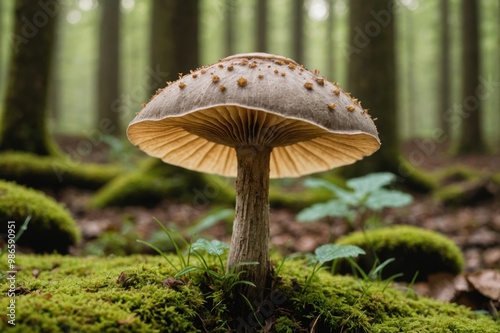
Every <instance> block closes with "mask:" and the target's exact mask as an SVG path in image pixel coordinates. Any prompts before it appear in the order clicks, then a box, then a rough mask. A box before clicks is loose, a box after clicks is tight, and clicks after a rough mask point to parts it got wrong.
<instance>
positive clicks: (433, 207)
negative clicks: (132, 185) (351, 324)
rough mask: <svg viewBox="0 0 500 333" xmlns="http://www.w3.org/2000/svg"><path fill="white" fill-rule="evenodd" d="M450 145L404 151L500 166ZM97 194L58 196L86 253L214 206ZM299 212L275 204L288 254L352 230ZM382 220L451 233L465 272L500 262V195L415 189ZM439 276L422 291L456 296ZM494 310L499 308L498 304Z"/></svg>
mask: <svg viewBox="0 0 500 333" xmlns="http://www.w3.org/2000/svg"><path fill="white" fill-rule="evenodd" d="M59 143H60V145H61V147H63V149H64V150H68V148H71V147H74V146H75V145H76V144H77V143H78V140H77V139H74V138H67V137H64V138H60V141H59ZM101 146H102V145H101ZM448 150H449V148H448V147H447V146H444V145H435V144H434V143H429V142H425V141H417V140H414V141H411V142H407V143H406V144H404V145H403V147H402V151H403V153H402V155H403V157H405V158H407V159H409V160H410V162H413V164H414V165H416V166H417V167H418V168H420V169H421V170H423V171H426V172H435V171H437V170H442V169H444V168H448V167H451V166H457V165H463V166H467V167H469V168H472V169H474V170H478V171H480V172H488V171H490V172H491V171H497V172H498V171H500V153H496V154H476V155H469V156H465V157H453V156H452V155H450V154H449V153H448ZM106 156H107V150H106V149H104V148H102V147H101V149H96V150H94V151H93V154H92V155H90V156H88V157H87V158H86V160H87V161H93V162H103V161H105V160H106ZM412 159H413V161H412ZM417 164H418V165H417ZM91 195H92V193H91V192H88V191H81V190H79V189H75V188H67V189H64V190H62V191H61V192H59V193H58V194H57V195H56V199H57V200H58V201H61V202H64V203H65V204H66V205H67V207H68V208H69V209H70V211H71V212H72V214H73V216H74V217H75V218H76V220H77V222H78V224H79V226H80V227H81V230H82V233H83V236H84V242H83V244H82V245H81V246H79V247H78V248H77V249H74V251H73V253H74V254H84V253H85V247H86V246H87V245H88V244H90V243H89V242H92V241H93V240H95V239H96V237H98V236H99V235H100V234H102V233H103V232H105V231H110V232H117V233H121V234H123V233H127V232H128V233H130V228H129V227H130V224H132V229H133V233H132V238H142V239H147V238H148V237H149V236H150V235H151V234H152V233H153V232H154V231H155V230H158V225H157V224H156V222H154V220H153V217H155V218H157V219H158V220H160V221H162V222H164V223H169V224H171V225H172V224H173V225H175V226H176V227H178V229H179V230H181V231H182V230H186V229H187V228H188V227H189V226H190V225H191V224H192V223H193V221H196V220H199V219H200V218H201V217H203V216H204V215H205V214H207V212H208V211H209V209H210V206H209V205H204V206H199V205H193V204H189V203H179V202H175V201H174V200H172V199H165V200H164V201H163V202H162V203H160V204H158V205H156V206H153V207H120V208H105V209H100V210H87V209H86V208H85V205H86V203H87V201H88V200H89V198H90V197H91ZM296 213H297V211H294V210H292V209H290V208H273V207H271V215H270V217H271V244H272V246H273V247H275V248H277V249H278V250H280V251H281V252H282V253H284V252H285V251H286V252H287V253H288V254H290V253H295V252H310V251H313V250H314V249H315V248H316V247H318V246H319V245H321V244H324V243H326V242H328V241H330V240H333V239H335V238H337V237H339V236H342V235H345V234H346V233H348V231H349V230H348V226H347V225H346V224H345V223H344V222H343V221H341V220H336V219H333V220H330V221H327V220H326V219H325V220H321V221H318V222H314V223H298V222H297V221H296V219H295V215H296ZM382 220H383V221H384V224H388V225H392V224H408V225H415V226H420V227H423V228H426V229H430V230H435V231H438V232H440V233H442V234H444V235H446V236H448V237H449V238H451V239H452V240H454V241H455V242H456V243H457V245H458V246H459V247H460V248H461V249H462V251H463V253H464V256H465V260H466V267H465V273H466V274H477V272H483V271H487V270H488V269H498V268H499V267H500V203H499V202H498V198H497V199H496V200H486V201H484V202H479V203H476V204H474V205H468V206H460V207H456V206H455V207H451V206H445V205H442V204H440V203H438V202H436V200H434V199H433V198H432V197H430V196H425V195H418V194H414V202H413V203H412V204H411V205H410V206H408V207H404V208H398V209H389V210H386V211H384V212H383V214H382ZM124 221H132V223H129V227H127V228H128V229H126V228H124ZM202 235H204V236H205V237H207V238H217V239H219V240H223V241H226V242H229V240H230V235H231V228H230V226H229V225H228V224H227V223H224V222H221V223H218V224H216V225H214V226H212V227H210V228H208V229H206V230H204V231H203V232H202ZM186 236H188V235H186ZM132 241H133V240H132ZM125 246H126V245H125ZM499 276H500V273H499V274H497V276H495V277H494V281H495V283H498V281H500V280H497V279H500V277H499ZM446 279H448V280H446V281H447V282H446V284H447V285H448V286H449V285H450V284H453V283H454V282H452V281H451V280H449V278H446ZM438 280H439V281H437V282H435V284H437V285H439V286H440V287H438V288H436V287H435V286H433V285H432V284H426V285H420V286H416V287H417V288H420V291H421V292H422V293H424V294H428V295H430V296H434V297H436V298H443V299H446V298H447V297H448V298H450V296H449V294H450V291H449V289H446V288H444V287H443V281H442V279H441V278H438ZM485 281H486V282H485V283H486V284H491V283H493V280H492V279H491V278H486V280H485ZM455 284H456V283H455ZM444 289H446V290H448V294H447V295H448V296H447V295H444V296H443V292H444V291H443V290H444ZM495 290H496V291H494V292H497V293H498V295H499V296H498V297H499V299H500V288H499V287H498V285H497V287H496V289H495ZM444 293H445V294H446V292H444ZM448 300H449V299H448ZM494 307H497V308H498V302H497V303H496V305H495V306H494Z"/></svg>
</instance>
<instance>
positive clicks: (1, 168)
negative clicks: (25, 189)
mask: <svg viewBox="0 0 500 333" xmlns="http://www.w3.org/2000/svg"><path fill="white" fill-rule="evenodd" d="M122 171H123V170H122V168H121V167H119V166H117V165H111V166H110V165H101V164H92V163H83V162H78V161H76V160H73V159H72V158H71V157H69V156H66V157H52V156H38V155H33V154H29V153H20V152H5V153H1V154H0V178H3V179H6V180H11V181H15V182H17V183H19V184H24V185H27V186H32V187H50V188H52V189H55V188H61V187H67V186H76V187H79V188H88V189H96V188H99V187H101V186H102V185H103V184H105V183H107V182H108V181H110V180H111V179H113V178H114V177H116V176H117V175H118V174H120V173H121V172H122Z"/></svg>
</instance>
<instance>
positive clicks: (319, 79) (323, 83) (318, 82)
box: [316, 78, 325, 86]
mask: <svg viewBox="0 0 500 333" xmlns="http://www.w3.org/2000/svg"><path fill="white" fill-rule="evenodd" d="M316 83H317V84H319V85H320V86H324V85H325V79H323V78H317V79H316Z"/></svg>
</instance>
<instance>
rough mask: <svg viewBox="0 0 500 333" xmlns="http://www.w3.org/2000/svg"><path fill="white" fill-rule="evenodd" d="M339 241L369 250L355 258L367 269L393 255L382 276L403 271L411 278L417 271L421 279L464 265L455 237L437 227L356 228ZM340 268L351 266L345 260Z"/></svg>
mask: <svg viewBox="0 0 500 333" xmlns="http://www.w3.org/2000/svg"><path fill="white" fill-rule="evenodd" d="M337 243H338V244H343V245H347V244H350V245H356V246H359V247H360V248H362V249H364V250H365V251H366V253H367V255H366V256H363V257H360V258H359V259H358V260H356V264H357V265H359V267H361V268H362V270H363V271H365V272H369V271H370V270H373V268H374V267H376V266H377V265H378V263H379V262H382V263H385V262H386V261H387V260H392V259H391V258H394V261H393V262H391V264H390V265H387V266H386V267H384V271H383V272H381V271H380V272H377V273H380V277H381V278H382V279H387V278H389V277H391V276H393V275H395V274H400V273H401V274H403V275H402V276H400V277H398V279H401V280H404V281H411V280H413V279H414V278H415V274H418V279H419V280H422V279H425V278H426V277H427V276H428V275H429V274H432V273H438V272H447V273H451V274H458V273H460V272H461V270H462V268H463V266H464V259H463V255H462V253H461V252H460V249H459V248H458V247H457V245H456V244H455V243H453V241H451V240H450V239H448V238H446V237H445V236H443V235H441V234H439V233H437V232H435V231H430V230H424V229H420V228H417V227H411V226H394V227H385V228H379V229H374V230H369V231H365V232H355V233H352V234H350V235H347V236H345V237H342V238H340V239H338V240H337ZM338 270H339V271H340V272H342V273H349V272H352V267H351V265H349V264H347V263H345V262H343V263H342V264H341V265H338ZM357 271H358V272H359V270H357Z"/></svg>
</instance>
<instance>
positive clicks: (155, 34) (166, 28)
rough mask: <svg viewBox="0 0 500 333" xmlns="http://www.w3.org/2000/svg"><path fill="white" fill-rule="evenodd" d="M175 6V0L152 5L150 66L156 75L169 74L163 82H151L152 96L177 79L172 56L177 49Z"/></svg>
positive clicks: (165, 0) (154, 2) (159, 1)
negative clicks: (174, 21)
mask: <svg viewBox="0 0 500 333" xmlns="http://www.w3.org/2000/svg"><path fill="white" fill-rule="evenodd" d="M174 5H175V1H173V0H153V1H152V4H151V32H150V40H149V50H150V60H149V61H150V66H151V70H152V71H154V72H156V73H168V74H166V75H167V76H166V77H164V78H162V80H158V79H156V80H154V81H153V80H150V83H149V85H148V89H150V93H151V95H154V94H155V93H156V91H157V90H158V89H160V88H164V87H165V82H166V81H174V80H175V79H176V78H177V72H176V68H175V64H174V59H173V57H172V56H171V55H172V54H173V53H174V49H175V48H174V40H173V39H174V37H173V32H172V26H173V23H172V21H173V15H174V8H175V6H174ZM178 47H182V46H181V45H178Z"/></svg>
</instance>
